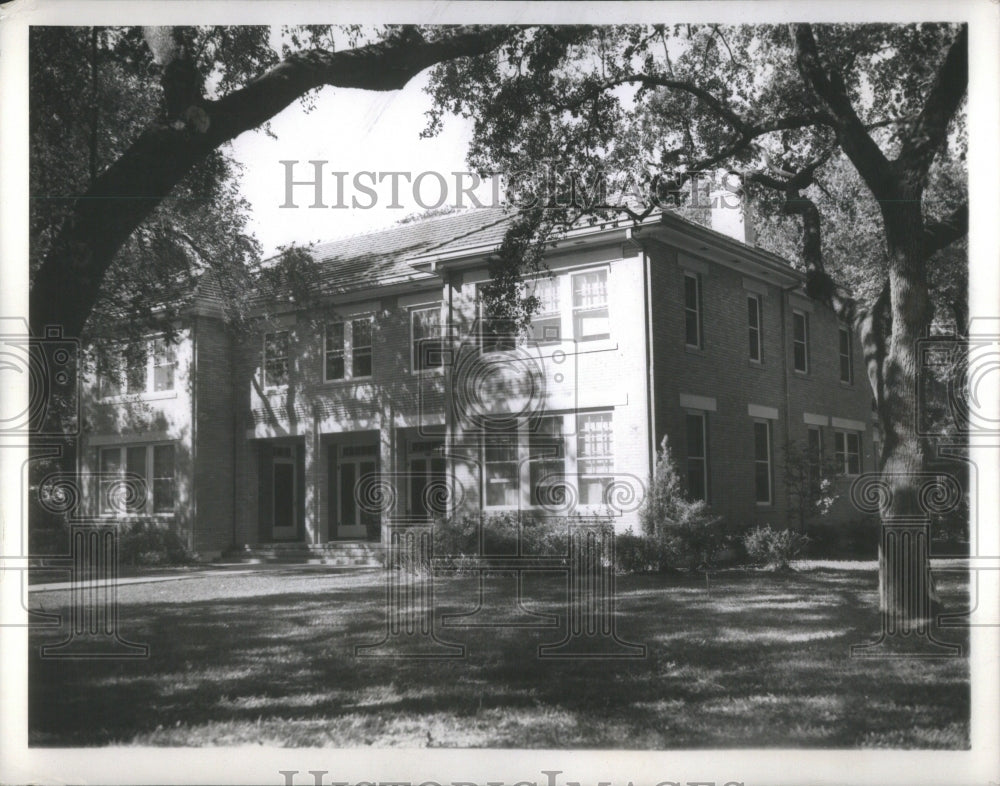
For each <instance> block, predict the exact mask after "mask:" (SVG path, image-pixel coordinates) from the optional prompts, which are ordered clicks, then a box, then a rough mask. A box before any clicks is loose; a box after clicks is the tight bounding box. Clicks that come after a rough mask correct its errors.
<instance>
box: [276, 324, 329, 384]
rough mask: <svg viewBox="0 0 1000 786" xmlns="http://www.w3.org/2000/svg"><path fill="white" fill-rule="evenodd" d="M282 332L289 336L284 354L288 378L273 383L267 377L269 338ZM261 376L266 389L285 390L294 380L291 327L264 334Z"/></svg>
mask: <svg viewBox="0 0 1000 786" xmlns="http://www.w3.org/2000/svg"><path fill="white" fill-rule="evenodd" d="M282 333H285V334H287V336H288V346H287V348H286V350H285V353H286V354H285V355H284V358H285V376H286V379H285V381H284V382H281V383H278V384H275V383H272V382H271V381H270V380H269V379H268V378H267V338H268V336H278V335H280V334H282ZM275 357H281V356H275ZM324 362H325V358H324ZM260 376H261V382H262V383H263V384H262V387H263V388H264V390H284V389H285V388H287V387H288V386H289V384H290V383H291V381H292V331H291V330H290V329H289V328H281V329H279V330H268V331H266V332H265V333H264V335H263V336H262V338H261V347H260Z"/></svg>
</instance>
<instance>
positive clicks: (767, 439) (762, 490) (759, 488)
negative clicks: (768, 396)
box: [753, 420, 771, 505]
mask: <svg viewBox="0 0 1000 786" xmlns="http://www.w3.org/2000/svg"><path fill="white" fill-rule="evenodd" d="M753 487H754V499H755V500H756V501H757V504H758V505H770V504H771V424H770V423H769V422H768V421H766V420H755V421H754V424H753Z"/></svg>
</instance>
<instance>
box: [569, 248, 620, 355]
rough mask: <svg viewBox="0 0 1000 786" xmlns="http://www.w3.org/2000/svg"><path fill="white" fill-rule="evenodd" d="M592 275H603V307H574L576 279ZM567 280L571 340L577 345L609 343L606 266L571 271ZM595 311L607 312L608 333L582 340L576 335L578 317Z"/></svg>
mask: <svg viewBox="0 0 1000 786" xmlns="http://www.w3.org/2000/svg"><path fill="white" fill-rule="evenodd" d="M592 273H603V274H604V305H603V306H594V305H587V306H577V305H576V279H577V278H581V277H583V276H587V275H590V274H592ZM568 280H569V301H568V305H569V311H570V323H571V324H570V329H571V333H570V335H571V336H572V338H573V340H574V341H575V342H577V343H587V344H589V343H591V342H595V341H610V340H611V336H612V334H613V331H612V329H611V270H610V268H609V267H608V266H607V265H599V266H597V267H588V268H581V269H579V270H572V271H570V272H569V275H568ZM596 311H605V312H607V320H608V332H607V334H606V335H605V334H599V335H596V336H593V337H590V338H584V337H583V336H582V335H578V333H579V331H578V330H577V325H578V324H579V317H581V316H582V315H584V314H588V313H591V312H596Z"/></svg>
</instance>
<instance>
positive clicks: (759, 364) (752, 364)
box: [747, 360, 764, 369]
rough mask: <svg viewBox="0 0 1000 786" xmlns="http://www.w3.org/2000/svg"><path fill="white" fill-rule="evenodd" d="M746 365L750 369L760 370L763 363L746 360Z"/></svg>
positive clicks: (761, 361)
mask: <svg viewBox="0 0 1000 786" xmlns="http://www.w3.org/2000/svg"><path fill="white" fill-rule="evenodd" d="M747 365H748V366H750V368H760V369H762V368H764V361H763V360H748V361H747Z"/></svg>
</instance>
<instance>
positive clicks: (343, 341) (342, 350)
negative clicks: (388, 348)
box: [323, 316, 372, 382]
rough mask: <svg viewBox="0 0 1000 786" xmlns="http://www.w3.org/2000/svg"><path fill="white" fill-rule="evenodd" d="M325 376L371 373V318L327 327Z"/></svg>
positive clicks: (356, 376) (329, 378) (329, 379)
mask: <svg viewBox="0 0 1000 786" xmlns="http://www.w3.org/2000/svg"><path fill="white" fill-rule="evenodd" d="M323 355H324V358H323V379H324V380H325V381H326V382H332V381H334V380H338V379H363V378H365V377H370V376H371V375H372V317H370V316H369V317H359V318H358V319H352V320H349V321H346V322H331V323H330V324H328V325H327V326H326V339H325V345H324V352H323Z"/></svg>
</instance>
